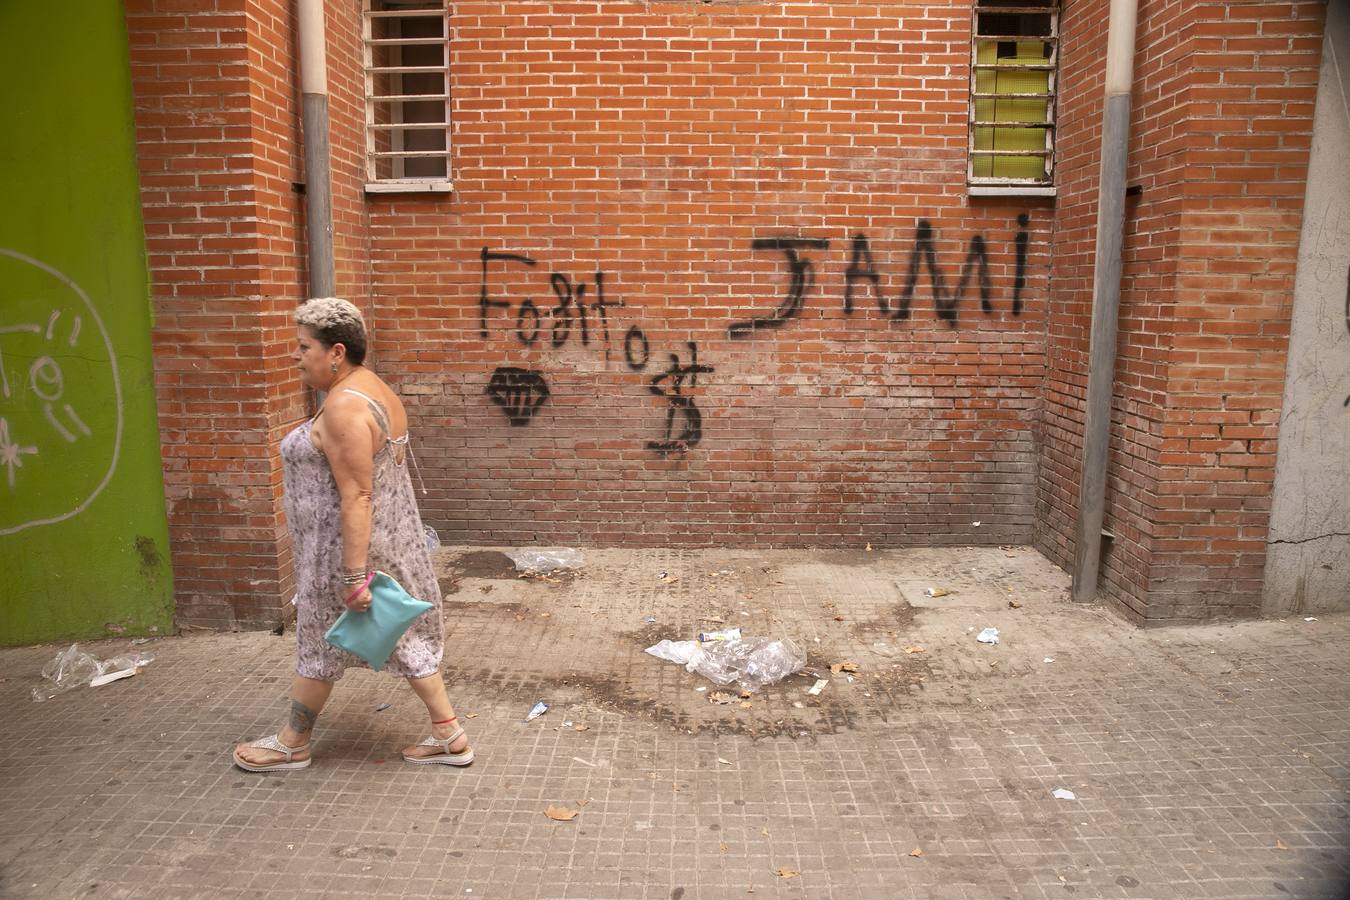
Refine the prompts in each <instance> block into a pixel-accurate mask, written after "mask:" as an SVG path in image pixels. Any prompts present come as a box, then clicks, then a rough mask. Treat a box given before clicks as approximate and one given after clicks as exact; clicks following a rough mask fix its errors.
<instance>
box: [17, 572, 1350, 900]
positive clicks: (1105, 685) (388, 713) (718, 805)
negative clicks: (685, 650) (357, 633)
mask: <svg viewBox="0 0 1350 900" xmlns="http://www.w3.org/2000/svg"><path fill="white" fill-rule="evenodd" d="M441 552H442V562H443V563H444V564H445V565H446V573H447V579H446V583H447V584H451V583H452V582H453V584H452V587H453V589H454V592H453V593H449V594H448V595H447V597H446V613H447V623H448V627H449V634H448V650H447V662H448V665H447V679H448V681H449V684H450V690H451V697H452V699H453V700H454V701H455V703H456V705H457V707H458V711H459V713H460V714H461V716H463V717H465V718H466V724H467V726H468V730H469V732H470V736H471V738H472V739H473V744H474V748H475V752H476V753H477V755H478V761H477V762H475V764H474V765H473V766H472V767H470V768H469V769H467V770H441V769H439V768H432V769H427V768H421V767H413V766H408V765H405V764H404V763H402V762H401V761H400V760H399V758H398V753H397V750H398V748H399V747H400V746H402V745H403V744H406V743H410V742H412V741H413V740H415V739H417V738H419V737H420V736H421V735H422V732H423V728H424V724H423V722H422V714H421V712H420V707H419V705H418V704H417V702H416V700H415V698H414V697H413V696H412V693H411V691H410V690H408V688H407V687H406V686H405V685H403V684H401V683H399V682H397V681H395V680H393V679H391V678H388V677H385V676H381V675H378V674H373V673H369V672H364V671H361V672H356V671H353V672H351V673H349V674H348V676H347V678H346V679H345V680H344V681H343V682H342V684H341V685H340V686H339V688H338V690H337V692H336V693H335V695H334V700H333V702H332V703H331V704H330V706H329V708H328V710H326V711H325V713H324V715H323V716H322V717H321V719H320V724H319V731H318V733H317V741H316V744H315V747H316V751H315V763H314V765H313V766H311V767H310V768H309V769H306V770H304V771H300V772H293V773H287V774H273V775H267V776H258V775H251V774H247V773H244V772H242V771H239V770H238V769H235V768H233V767H231V765H230V764H229V755H228V754H229V748H230V746H231V745H232V744H233V743H234V742H235V741H237V740H241V739H246V738H252V737H257V736H260V735H263V734H267V733H270V732H271V731H273V730H274V729H275V727H276V725H277V724H278V723H279V721H280V717H281V715H282V714H283V712H284V710H285V707H286V699H285V692H286V688H287V685H288V683H289V672H290V654H291V648H292V640H293V638H292V636H291V634H290V633H289V632H288V633H287V634H286V635H285V636H284V637H276V636H274V635H271V634H266V633H251V634H232V635H206V636H193V637H181V638H166V639H161V640H156V641H152V642H151V643H149V644H147V645H144V646H143V647H138V648H136V649H140V650H146V651H148V652H150V653H151V654H153V655H154V657H155V661H154V662H153V663H151V664H150V665H149V666H148V667H147V669H146V670H145V672H144V674H142V675H140V676H138V677H136V678H134V679H131V680H128V681H122V682H118V683H115V684H112V685H108V686H105V687H100V688H84V689H80V690H78V691H75V692H72V693H69V694H65V695H62V696H60V697H57V698H56V699H54V700H51V701H49V702H46V703H33V702H32V701H31V700H30V699H29V691H30V689H31V688H32V686H33V685H34V683H35V682H36V674H37V672H38V671H39V670H40V669H41V667H42V665H43V663H44V662H46V661H47V660H48V659H49V658H51V657H52V656H53V655H54V654H55V653H56V652H57V650H58V649H60V648H58V647H55V646H44V647H33V648H23V649H15V650H6V651H0V701H3V703H4V709H5V728H4V730H3V735H0V896H5V897H68V896H97V897H123V896H138V897H204V896H269V897H271V896H275V897H292V896H297V895H299V896H338V895H364V896H405V895H406V896H419V897H420V896H438V897H488V898H494V897H587V898H592V897H594V898H599V897H649V898H662V900H665V898H695V897H743V896H786V897H811V898H816V897H840V898H845V897H847V898H855V897H888V898H889V897H916V898H917V897H923V898H927V897H953V898H955V897H970V898H992V897H1054V898H1063V897H1135V898H1144V897H1180V898H1199V897H1222V898H1254V897H1336V896H1339V892H1338V890H1337V888H1336V887H1333V883H1334V884H1336V885H1342V884H1345V883H1346V879H1347V876H1350V869H1348V867H1347V864H1348V863H1350V857H1348V856H1347V852H1348V845H1347V838H1348V837H1350V819H1348V818H1347V816H1348V815H1350V803H1348V802H1347V801H1348V800H1350V792H1348V791H1350V652H1347V649H1346V645H1347V639H1350V617H1347V616H1322V617H1320V618H1319V620H1318V621H1313V622H1306V621H1304V620H1303V618H1302V617H1295V618H1291V619H1288V620H1284V621H1269V622H1251V623H1242V624H1236V625H1222V626H1211V627H1204V628H1189V629H1163V630H1155V631H1140V630H1136V629H1134V628H1133V627H1131V626H1129V625H1126V624H1124V623H1122V622H1120V621H1119V620H1117V619H1115V618H1114V617H1112V616H1111V615H1109V614H1107V613H1106V612H1104V611H1102V610H1100V609H1097V608H1083V607H1075V606H1073V605H1071V604H1070V603H1069V602H1068V600H1067V599H1066V592H1065V590H1064V588H1065V587H1066V586H1067V578H1066V577H1065V575H1064V573H1062V572H1061V571H1059V570H1058V569H1056V568H1055V567H1053V566H1051V565H1050V564H1048V563H1047V562H1046V561H1045V560H1044V559H1042V558H1041V557H1040V556H1038V555H1037V554H1036V553H1034V552H1032V551H1030V550H1027V549H1025V548H1008V549H993V548H990V549H948V550H913V551H892V552H884V553H869V552H861V551H860V552H856V553H843V552H827V551H766V552H755V553H750V552H729V551H728V552H723V551H704V552H687V551H681V552H665V551H618V550H609V551H588V552H587V553H586V566H585V568H584V570H583V573H582V575H581V576H580V577H578V578H559V579H556V580H554V581H548V580H543V581H541V580H528V581H527V580H520V579H516V578H514V577H512V576H511V574H510V573H509V572H507V571H505V566H503V565H502V562H503V560H502V558H501V557H500V555H498V554H494V553H491V552H486V551H481V550H472V551H470V550H467V549H463V548H446V549H443V550H442V551H441ZM661 573H665V577H664V578H662V577H661ZM930 587H941V588H945V589H947V590H949V591H951V592H952V593H950V594H949V595H947V596H944V597H938V598H930V597H927V596H925V594H924V590H925V589H926V588H930ZM1010 599H1012V600H1015V601H1016V602H1018V603H1020V604H1021V606H1020V608H1012V607H1011V606H1010V605H1009V600H1010ZM717 619H720V620H722V621H721V622H719V621H717ZM722 624H729V625H740V626H741V627H742V628H743V630H744V632H745V634H746V635H747V636H749V635H761V634H765V635H773V636H788V637H791V638H793V639H794V640H796V641H798V642H799V643H800V644H801V645H802V646H803V647H804V648H805V649H806V650H807V651H808V654H809V665H810V668H811V669H812V670H813V671H815V672H817V673H819V674H821V675H822V676H823V677H824V678H827V679H829V685H828V686H827V687H825V688H824V690H823V691H822V692H821V693H820V695H819V696H811V695H809V694H807V692H806V689H807V688H808V687H810V686H811V684H812V683H813V681H814V680H815V679H814V678H813V677H806V676H795V677H792V678H790V679H788V680H787V681H785V682H783V683H782V684H780V685H778V686H775V687H772V688H769V689H767V690H764V691H761V692H759V693H756V694H754V695H753V696H752V697H751V698H749V700H748V701H746V703H747V704H748V706H744V707H743V705H742V701H741V698H740V697H736V698H735V699H734V701H733V702H731V703H729V704H726V705H717V704H713V703H710V702H709V700H708V698H709V695H710V694H711V693H712V692H714V691H716V690H718V688H717V686H716V685H712V684H710V683H709V682H707V681H706V680H704V679H702V678H699V677H697V676H694V675H691V674H688V673H686V672H685V671H684V670H683V669H682V668H681V667H679V666H677V665H675V664H672V663H667V662H662V661H659V660H657V659H655V658H653V657H650V656H647V655H645V654H644V653H643V652H642V649H643V648H644V647H646V646H648V645H650V644H652V643H655V642H656V641H657V640H659V639H661V638H664V637H669V638H673V639H674V638H688V637H691V636H692V635H693V634H694V633H695V632H697V631H699V630H706V629H708V628H711V627H717V626H718V625H722ZM986 626H996V627H998V629H999V631H1000V633H1001V642H1000V643H999V644H997V645H986V644H980V643H977V642H976V640H975V636H976V633H977V632H978V631H979V630H980V629H982V628H984V627H986ZM917 648H922V650H921V651H920V650H918V649H917ZM86 649H89V650H91V652H93V653H95V654H96V655H99V656H103V657H106V656H112V655H116V654H119V653H122V652H125V650H126V649H127V642H126V641H108V642H101V643H96V644H90V645H88V646H87V647H86ZM907 649H908V650H909V651H913V652H906V650H907ZM1051 660H1053V661H1051ZM843 661H851V662H855V663H856V664H857V666H858V669H859V671H858V674H857V675H856V676H854V679H853V681H852V683H850V682H849V680H848V677H847V674H846V673H842V672H841V673H839V674H831V673H830V672H829V666H830V664H831V663H838V662H843ZM700 687H704V688H706V689H705V690H702V691H700V690H698V688H700ZM537 700H546V701H548V702H550V703H551V704H552V709H551V710H550V711H549V712H548V714H547V715H545V716H543V717H542V718H540V719H538V720H536V721H534V722H530V723H527V722H525V721H524V719H525V713H526V711H527V710H528V709H529V707H530V706H531V705H532V704H533V703H534V702H535V701H537ZM385 703H389V704H392V705H391V706H390V707H389V708H387V709H384V710H382V711H377V707H379V706H380V705H382V704H385ZM469 717H472V718H469ZM581 726H585V728H584V730H579V729H580V728H581ZM1056 788H1065V789H1068V790H1071V791H1073V792H1074V794H1075V795H1076V799H1074V800H1061V799H1056V798H1055V797H1054V796H1053V795H1052V792H1053V791H1054V790H1055V789H1056ZM550 805H557V806H565V807H569V808H571V809H579V810H580V812H579V814H578V816H577V817H576V819H574V820H573V821H571V822H555V821H552V820H550V819H549V818H547V817H546V816H545V815H544V810H545V808H546V807H548V806H550ZM779 872H782V873H783V874H779ZM792 873H797V874H792ZM751 892H753V894H751Z"/></svg>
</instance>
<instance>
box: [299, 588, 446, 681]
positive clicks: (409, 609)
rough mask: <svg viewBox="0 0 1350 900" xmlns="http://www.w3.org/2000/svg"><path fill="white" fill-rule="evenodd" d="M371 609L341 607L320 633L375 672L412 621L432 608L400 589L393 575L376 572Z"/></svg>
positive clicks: (329, 641) (371, 594)
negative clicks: (345, 608) (336, 615)
mask: <svg viewBox="0 0 1350 900" xmlns="http://www.w3.org/2000/svg"><path fill="white" fill-rule="evenodd" d="M370 596H371V600H370V609H368V610H366V611H365V612H353V611H352V610H350V609H348V610H344V611H343V613H342V615H340V616H338V620H337V621H336V622H334V623H333V627H332V628H329V629H328V632H327V633H326V634H325V635H324V636H323V639H324V640H325V641H327V642H328V643H330V644H332V645H333V646H334V647H337V648H338V649H339V650H346V651H347V652H348V653H352V654H355V655H356V656H359V657H361V658H362V659H364V660H365V661H366V662H368V663H370V667H371V668H372V669H374V670H375V671H376V672H378V671H380V668H381V667H382V666H383V665H384V663H385V661H386V660H387V659H389V654H390V653H393V652H394V645H395V644H397V643H398V639H399V638H401V637H403V632H405V631H407V630H408V628H409V627H410V626H411V625H412V623H413V620H414V619H416V618H417V617H418V616H420V615H421V614H422V613H424V612H426V611H427V610H429V609H431V604H430V603H428V602H426V601H425V600H418V599H417V598H416V597H414V596H413V595H412V594H409V593H408V592H407V591H405V590H404V589H403V585H401V584H399V583H398V581H396V580H395V579H394V578H393V576H391V575H386V574H385V573H383V572H376V573H375V578H374V580H372V581H371V582H370Z"/></svg>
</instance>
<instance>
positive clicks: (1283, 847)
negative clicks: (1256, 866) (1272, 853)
mask: <svg viewBox="0 0 1350 900" xmlns="http://www.w3.org/2000/svg"><path fill="white" fill-rule="evenodd" d="M1275 849H1276V850H1288V849H1289V845H1288V844H1286V843H1285V842H1284V841H1282V840H1280V839H1279V838H1276V839H1275Z"/></svg>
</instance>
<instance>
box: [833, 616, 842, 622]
mask: <svg viewBox="0 0 1350 900" xmlns="http://www.w3.org/2000/svg"><path fill="white" fill-rule="evenodd" d="M834 620H835V621H836V622H842V621H844V617H843V616H835V617H834Z"/></svg>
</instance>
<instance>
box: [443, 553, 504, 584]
mask: <svg viewBox="0 0 1350 900" xmlns="http://www.w3.org/2000/svg"><path fill="white" fill-rule="evenodd" d="M449 565H450V568H451V570H452V572H453V577H456V578H498V579H501V578H515V577H516V576H517V574H518V573H517V572H516V564H515V563H513V562H511V557H509V556H507V555H506V554H505V553H502V552H501V551H500V550H470V551H468V552H467V553H461V554H460V555H459V556H456V557H455V558H454V559H452V560H450V563H449Z"/></svg>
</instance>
